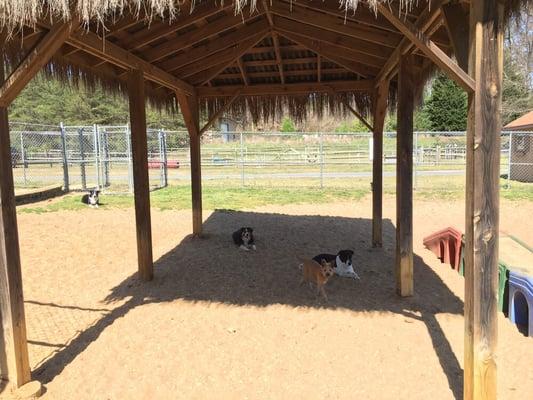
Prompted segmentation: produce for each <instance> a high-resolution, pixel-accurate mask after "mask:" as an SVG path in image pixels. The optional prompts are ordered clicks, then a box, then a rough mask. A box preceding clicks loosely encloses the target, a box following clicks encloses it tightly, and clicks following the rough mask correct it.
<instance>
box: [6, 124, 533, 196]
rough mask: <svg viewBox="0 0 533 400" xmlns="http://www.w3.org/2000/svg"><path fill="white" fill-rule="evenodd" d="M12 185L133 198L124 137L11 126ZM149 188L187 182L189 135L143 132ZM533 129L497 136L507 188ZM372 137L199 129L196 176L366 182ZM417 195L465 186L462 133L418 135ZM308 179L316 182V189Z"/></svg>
mask: <svg viewBox="0 0 533 400" xmlns="http://www.w3.org/2000/svg"><path fill="white" fill-rule="evenodd" d="M10 132H11V155H12V161H13V172H14V178H15V185H16V186H17V187H38V186H45V185H50V184H62V185H63V186H64V187H65V188H67V189H70V190H85V189H87V188H99V189H101V190H104V191H107V192H132V191H133V177H132V171H133V169H132V159H131V132H130V130H129V128H128V126H127V125H120V126H100V125H92V126H64V125H63V124H59V125H58V126H45V125H34V124H19V123H12V124H11V129H10ZM395 136H396V134H395V132H386V133H385V134H384V140H383V145H384V149H383V171H384V184H385V186H386V187H387V186H391V187H393V186H394V184H395V183H394V182H395V180H394V174H395V164H396V137H395ZM147 137H148V163H149V177H150V187H151V188H152V189H156V188H161V187H165V186H167V185H168V184H169V182H180V181H187V180H190V156H189V139H188V134H187V133H186V132H183V131H165V130H162V129H149V130H148V134H147ZM531 142H533V132H509V133H503V134H502V137H501V143H502V147H501V176H502V178H503V179H504V180H505V187H510V186H511V185H512V184H514V183H515V182H516V183H518V182H533V145H532V144H531ZM372 147H373V143H372V136H371V135H370V134H368V133H331V132H302V133H281V132H261V133H257V132H224V133H221V132H206V133H205V134H204V135H203V136H202V155H201V161H202V168H203V174H202V175H203V179H204V180H209V181H217V182H218V181H221V180H224V181H235V184H240V185H247V184H253V185H274V184H280V183H281V184H283V183H285V184H287V185H289V186H294V185H297V184H303V185H308V184H316V183H319V184H320V186H321V187H324V186H328V185H335V184H342V185H347V186H350V185H352V184H353V185H354V186H357V184H360V185H365V186H366V187H368V184H369V182H370V180H371V176H372V154H373V151H372ZM413 161H414V179H413V182H414V185H415V188H418V187H420V188H424V187H431V188H436V189H439V188H450V187H455V186H457V187H463V186H464V170H465V166H466V136H465V132H416V133H415V137H414V149H413ZM313 182H314V183H313Z"/></svg>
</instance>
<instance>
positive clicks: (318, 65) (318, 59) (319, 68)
mask: <svg viewBox="0 0 533 400" xmlns="http://www.w3.org/2000/svg"><path fill="white" fill-rule="evenodd" d="M316 80H317V82H320V81H321V80H322V59H321V57H320V54H317V55H316Z"/></svg>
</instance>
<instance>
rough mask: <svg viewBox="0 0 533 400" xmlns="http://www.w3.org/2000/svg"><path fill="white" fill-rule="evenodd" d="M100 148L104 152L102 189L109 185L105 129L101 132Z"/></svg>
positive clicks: (107, 138)
mask: <svg viewBox="0 0 533 400" xmlns="http://www.w3.org/2000/svg"><path fill="white" fill-rule="evenodd" d="M102 142H103V143H102V147H103V152H104V187H108V186H109V185H110V182H109V137H108V133H107V129H104V130H103V132H102Z"/></svg>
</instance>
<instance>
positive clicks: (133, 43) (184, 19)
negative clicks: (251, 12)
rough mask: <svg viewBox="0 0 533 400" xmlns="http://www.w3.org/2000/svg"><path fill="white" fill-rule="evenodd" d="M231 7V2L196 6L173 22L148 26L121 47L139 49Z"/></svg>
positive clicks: (129, 38) (131, 36)
mask: <svg viewBox="0 0 533 400" xmlns="http://www.w3.org/2000/svg"><path fill="white" fill-rule="evenodd" d="M232 7H233V4H232V3H231V2H228V3H224V4H223V5H217V4H214V5H213V4H212V3H210V2H207V3H201V4H198V5H197V6H196V7H195V8H194V10H193V11H192V12H190V13H183V14H184V15H180V16H179V17H178V18H177V19H176V20H175V21H173V22H172V23H171V24H169V23H168V22H167V21H161V22H160V23H159V24H157V25H155V26H150V27H149V28H148V29H143V30H141V31H139V32H138V33H134V34H133V35H130V36H129V37H128V38H127V40H126V41H125V42H123V46H124V48H126V49H129V50H135V49H140V48H141V47H144V46H147V45H149V44H150V43H152V42H155V41H156V40H158V39H161V38H163V37H166V36H169V35H172V34H173V33H175V32H177V31H179V30H181V29H183V28H186V27H188V26H191V25H194V24H195V23H197V22H198V21H201V20H202V19H204V18H209V17H211V16H213V15H215V14H218V13H220V12H223V11H227V10H229V9H230V8H232Z"/></svg>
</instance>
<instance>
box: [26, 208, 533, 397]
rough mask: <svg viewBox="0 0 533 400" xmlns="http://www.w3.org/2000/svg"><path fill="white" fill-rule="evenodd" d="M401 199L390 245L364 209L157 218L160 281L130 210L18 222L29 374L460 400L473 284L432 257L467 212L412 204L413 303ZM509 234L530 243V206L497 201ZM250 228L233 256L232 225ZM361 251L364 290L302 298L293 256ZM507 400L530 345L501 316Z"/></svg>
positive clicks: (90, 386)
mask: <svg viewBox="0 0 533 400" xmlns="http://www.w3.org/2000/svg"><path fill="white" fill-rule="evenodd" d="M394 204H395V203H394V199H393V198H386V199H385V210H384V217H385V218H386V220H385V223H384V240H385V247H384V248H383V249H382V250H373V249H371V248H370V227H371V224H370V219H369V218H370V216H371V207H370V198H365V199H364V200H362V201H360V202H357V203H353V204H347V203H340V204H328V205H292V206H283V207H280V206H271V207H264V208H261V209H256V210H251V211H249V212H227V211H215V212H205V220H206V222H205V231H206V233H207V237H206V238H205V239H191V238H189V237H187V234H188V233H189V232H190V231H191V224H190V211H165V212H160V211H153V214H152V223H153V237H154V258H155V260H157V261H156V267H155V279H154V280H153V281H152V282H149V283H141V282H139V281H138V280H137V278H136V275H135V271H136V246H135V229H134V213H133V210H113V211H106V210H103V209H99V210H90V209H88V210H86V211H83V212H60V213H48V214H42V215H35V214H20V215H19V225H20V239H21V252H22V263H23V277H24V293H25V301H26V319H27V328H28V340H29V350H30V359H31V365H32V368H33V377H34V378H35V379H37V380H40V381H41V382H43V383H44V385H45V387H46V393H45V395H44V396H43V399H46V400H48V399H54V400H60V399H66V400H73V399H91V400H100V399H102V400H106V399H113V400H115V399H128V400H130V399H213V398H217V399H218V398H220V399H223V398H231V399H303V398H305V399H384V400H385V399H409V400H415V399H424V400H427V399H430V398H431V399H432V400H438V399H454V398H455V399H459V398H461V397H462V395H461V393H462V369H461V368H462V365H463V347H464V346H463V330H464V328H463V317H462V312H463V284H464V281H463V278H461V277H460V276H459V275H458V274H457V273H456V272H454V271H453V270H451V269H450V268H449V267H447V266H445V265H442V264H440V262H439V261H438V260H436V258H435V257H434V256H433V254H432V253H430V252H429V251H427V250H425V249H424V248H423V246H422V237H424V236H425V235H427V234H429V233H431V232H433V231H435V230H438V229H441V228H443V227H446V226H450V225H451V226H456V227H458V228H460V229H462V227H463V225H464V221H463V220H464V217H463V215H464V214H463V213H464V207H463V203H462V202H460V201H449V202H439V203H437V202H429V201H419V202H417V203H416V204H415V232H414V237H415V241H414V245H415V253H416V255H415V292H416V293H415V296H414V297H412V298H410V299H400V298H398V297H397V296H396V295H395V291H394V279H393V273H392V265H393V257H394V225H393V223H392V222H391V221H394V219H395V217H394V212H395V211H394V209H395V206H394ZM501 212H502V220H501V228H502V229H503V230H507V231H509V232H510V233H513V234H514V235H516V236H518V237H520V238H522V239H523V240H525V241H527V242H529V244H533V231H532V230H531V226H530V225H529V223H530V219H531V216H532V215H533V203H531V202H530V203H516V202H515V203H510V202H504V203H502V209H501ZM242 225H251V226H254V227H255V229H256V234H257V242H258V243H257V246H258V250H257V252H255V253H252V252H250V253H244V252H242V251H238V250H237V249H236V248H234V246H233V245H232V244H231V242H230V234H231V232H232V230H233V229H236V228H238V227H240V226H242ZM341 248H352V249H354V250H355V256H354V258H355V263H356V264H357V266H358V267H357V271H358V273H359V274H360V276H361V278H362V280H361V281H351V280H348V279H342V278H336V279H334V280H333V281H332V282H330V283H329V284H328V286H327V288H326V290H327V292H328V295H329V297H330V300H329V302H328V303H324V302H322V301H316V300H315V299H314V297H313V294H312V293H311V292H310V291H309V290H308V289H307V288H300V287H298V280H299V271H298V270H297V262H296V255H309V256H311V255H314V254H316V253H318V252H322V251H328V252H334V251H337V250H338V249H341ZM499 317H500V319H499V348H498V360H497V361H498V365H499V369H498V375H499V385H498V392H499V398H500V399H520V400H522V399H526V398H530V396H531V393H532V392H533V369H532V368H531V365H532V364H531V363H532V360H533V340H532V339H531V338H527V337H525V336H523V335H522V334H521V333H519V332H518V330H517V329H516V327H515V326H513V325H512V324H511V323H510V322H509V321H508V320H507V319H505V318H504V316H503V315H502V314H500V315H499Z"/></svg>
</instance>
